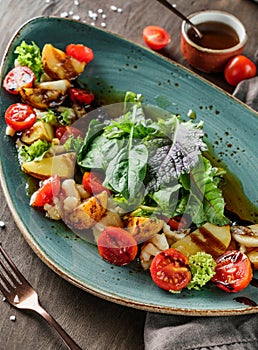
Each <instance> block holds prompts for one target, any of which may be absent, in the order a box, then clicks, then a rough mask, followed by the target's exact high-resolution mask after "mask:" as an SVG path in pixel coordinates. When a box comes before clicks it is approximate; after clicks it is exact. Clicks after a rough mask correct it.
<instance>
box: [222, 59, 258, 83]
mask: <svg viewBox="0 0 258 350" xmlns="http://www.w3.org/2000/svg"><path fill="white" fill-rule="evenodd" d="M255 75H256V65H255V64H254V62H252V61H251V60H250V59H249V58H247V57H246V56H243V55H238V56H235V57H233V58H231V59H230V60H229V61H228V63H227V64H226V67H225V69H224V76H225V79H226V81H227V82H228V83H229V84H230V85H233V86H236V85H237V84H238V83H239V82H240V81H242V80H245V79H249V78H252V77H254V76H255Z"/></svg>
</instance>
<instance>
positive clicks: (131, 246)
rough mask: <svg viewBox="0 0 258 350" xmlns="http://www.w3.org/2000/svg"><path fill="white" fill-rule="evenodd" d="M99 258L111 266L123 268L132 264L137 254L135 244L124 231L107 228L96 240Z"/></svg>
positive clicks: (116, 228)
mask: <svg viewBox="0 0 258 350" xmlns="http://www.w3.org/2000/svg"><path fill="white" fill-rule="evenodd" d="M97 244H98V251H99V254H100V256H101V257H102V258H103V259H104V260H107V261H109V262H110V263H111V264H114V265H118V266H123V265H127V264H129V263H130V262H132V261H133V260H134V259H135V257H136V255H137V252H138V246H137V242H136V240H135V239H134V237H133V236H132V235H131V234H130V233H129V232H128V231H126V230H124V229H122V228H120V227H115V226H109V227H107V228H105V229H104V231H102V232H101V234H100V236H99V238H98V242H97Z"/></svg>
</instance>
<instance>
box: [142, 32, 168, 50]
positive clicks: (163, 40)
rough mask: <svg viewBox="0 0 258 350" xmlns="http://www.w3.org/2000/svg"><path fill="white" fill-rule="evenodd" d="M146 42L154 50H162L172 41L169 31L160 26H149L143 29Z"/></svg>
mask: <svg viewBox="0 0 258 350" xmlns="http://www.w3.org/2000/svg"><path fill="white" fill-rule="evenodd" d="M143 39H144V41H145V43H146V44H147V45H148V46H149V47H150V48H151V49H153V50H161V49H163V47H165V46H166V45H167V44H168V43H169V42H170V35H169V34H168V32H167V31H166V30H165V29H164V28H161V27H159V26H148V27H146V28H144V30H143Z"/></svg>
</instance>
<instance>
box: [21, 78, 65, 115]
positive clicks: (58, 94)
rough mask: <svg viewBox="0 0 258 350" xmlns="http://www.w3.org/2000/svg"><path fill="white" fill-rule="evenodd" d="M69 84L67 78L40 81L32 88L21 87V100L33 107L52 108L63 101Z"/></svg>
mask: <svg viewBox="0 0 258 350" xmlns="http://www.w3.org/2000/svg"><path fill="white" fill-rule="evenodd" d="M70 86H71V83H70V82H69V81H68V80H60V81H58V82H47V83H46V82H45V83H40V84H38V85H37V86H36V87H34V88H21V89H20V95H21V98H22V100H23V102H25V103H28V104H29V105H31V106H32V107H34V108H38V109H47V108H50V107H51V108H54V107H57V106H59V105H60V104H62V103H63V101H64V99H65V98H66V92H67V89H68V88H69V87H70Z"/></svg>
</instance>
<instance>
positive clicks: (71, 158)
mask: <svg viewBox="0 0 258 350" xmlns="http://www.w3.org/2000/svg"><path fill="white" fill-rule="evenodd" d="M75 161H76V154H75V153H74V152H71V153H64V154H59V155H56V156H53V157H47V158H43V159H42V160H40V161H32V162H25V163H23V164H22V170H23V171H24V172H25V173H28V174H30V175H31V176H33V177H35V178H37V179H41V180H44V179H47V178H48V177H50V176H52V175H58V176H60V177H61V178H68V179H69V178H73V177H74V167H75Z"/></svg>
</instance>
